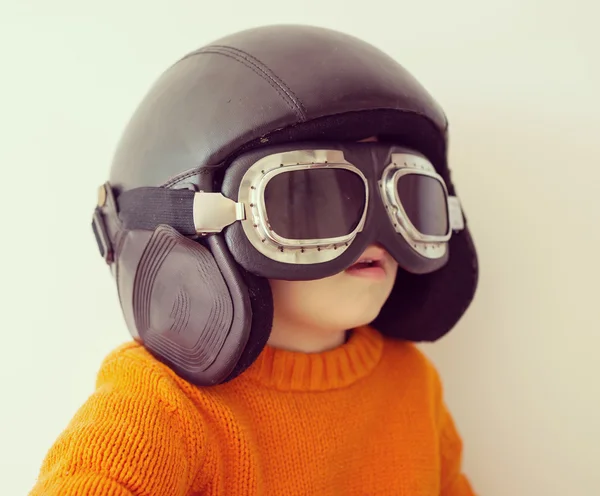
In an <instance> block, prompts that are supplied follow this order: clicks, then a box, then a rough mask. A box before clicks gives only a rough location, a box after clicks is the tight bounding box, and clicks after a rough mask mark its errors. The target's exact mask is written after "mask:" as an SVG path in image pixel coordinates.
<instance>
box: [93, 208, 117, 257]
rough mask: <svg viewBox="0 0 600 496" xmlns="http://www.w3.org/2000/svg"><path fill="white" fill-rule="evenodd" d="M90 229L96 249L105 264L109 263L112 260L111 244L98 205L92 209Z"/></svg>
mask: <svg viewBox="0 0 600 496" xmlns="http://www.w3.org/2000/svg"><path fill="white" fill-rule="evenodd" d="M92 230H93V231H94V236H95V238H96V243H97V244H98V250H99V251H100V255H101V256H102V258H103V259H104V261H105V262H106V263H107V264H111V263H112V262H113V261H114V253H113V250H112V245H111V243H110V240H109V237H108V233H107V232H106V226H105V225H104V219H103V218H102V212H101V210H100V207H97V208H96V210H95V211H94V216H93V218H92Z"/></svg>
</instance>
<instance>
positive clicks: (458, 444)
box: [439, 401, 475, 496]
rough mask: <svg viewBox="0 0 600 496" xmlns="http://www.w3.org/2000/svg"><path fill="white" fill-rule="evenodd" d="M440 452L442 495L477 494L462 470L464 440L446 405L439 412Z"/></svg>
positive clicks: (462, 495) (467, 495) (473, 495)
mask: <svg viewBox="0 0 600 496" xmlns="http://www.w3.org/2000/svg"><path fill="white" fill-rule="evenodd" d="M439 426H440V427H439V429H440V454H441V457H442V481H441V487H442V492H441V496H475V493H474V492H473V488H472V487H471V485H470V484H469V481H468V479H467V478H466V477H465V475H464V474H463V472H462V451H463V446H462V440H461V438H460V435H459V434H458V432H457V430H456V426H455V424H454V420H453V419H452V416H451V415H450V412H449V411H448V408H447V407H446V405H445V404H444V403H443V401H442V402H441V408H440V414H439Z"/></svg>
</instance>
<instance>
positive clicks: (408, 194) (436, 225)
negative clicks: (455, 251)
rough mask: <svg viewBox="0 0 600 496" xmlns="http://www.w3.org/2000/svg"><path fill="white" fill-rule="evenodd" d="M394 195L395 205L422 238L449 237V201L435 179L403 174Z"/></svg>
mask: <svg viewBox="0 0 600 496" xmlns="http://www.w3.org/2000/svg"><path fill="white" fill-rule="evenodd" d="M396 192H397V195H398V202H399V203H400V205H402V208H403V209H404V212H405V213H406V216H407V217H408V220H410V222H411V223H412V225H413V226H414V227H415V229H416V230H417V231H419V232H420V233H421V234H423V235H425V236H445V235H446V234H447V233H448V229H449V220H448V199H447V196H446V192H445V190H444V187H443V186H442V183H441V182H440V181H439V180H438V179H435V178H433V177H430V176H426V175H423V174H405V175H403V176H400V177H399V178H398V181H397V183H396Z"/></svg>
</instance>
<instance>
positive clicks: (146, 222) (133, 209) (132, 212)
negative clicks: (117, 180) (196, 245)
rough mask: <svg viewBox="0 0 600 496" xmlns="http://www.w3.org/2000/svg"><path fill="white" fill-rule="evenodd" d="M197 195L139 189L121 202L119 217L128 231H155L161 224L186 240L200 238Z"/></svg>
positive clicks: (183, 190) (182, 190) (133, 190)
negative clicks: (197, 223)
mask: <svg viewBox="0 0 600 496" xmlns="http://www.w3.org/2000/svg"><path fill="white" fill-rule="evenodd" d="M194 194H195V193H194V191H191V190H188V189H167V188H135V189H131V190H129V191H124V192H123V193H121V194H120V195H119V197H118V198H117V204H118V206H119V217H120V219H121V221H122V222H123V227H124V228H125V229H127V230H133V229H143V230H148V231H153V230H154V229H156V228H157V227H158V226H159V225H161V224H166V225H169V226H171V227H172V228H173V229H176V230H177V231H179V232H180V233H181V234H183V235H184V236H192V235H194V234H196V228H195V227H194V216H193V209H194Z"/></svg>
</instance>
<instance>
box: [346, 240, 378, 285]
mask: <svg viewBox="0 0 600 496" xmlns="http://www.w3.org/2000/svg"><path fill="white" fill-rule="evenodd" d="M385 256H386V252H385V250H383V249H382V248H379V247H376V246H373V247H370V248H368V249H367V250H366V251H365V252H364V253H363V255H362V256H361V257H360V258H359V259H358V261H357V262H356V263H354V264H353V265H351V266H350V267H348V269H346V273H348V274H350V275H354V276H358V277H367V278H370V279H385V277H386V267H385V265H386V264H385Z"/></svg>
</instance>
